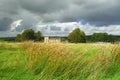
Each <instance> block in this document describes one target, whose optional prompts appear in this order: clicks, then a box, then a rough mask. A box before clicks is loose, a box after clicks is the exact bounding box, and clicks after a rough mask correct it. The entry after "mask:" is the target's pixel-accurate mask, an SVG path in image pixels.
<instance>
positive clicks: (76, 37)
mask: <svg viewBox="0 0 120 80" xmlns="http://www.w3.org/2000/svg"><path fill="white" fill-rule="evenodd" d="M68 40H69V42H72V43H85V42H86V36H85V33H84V32H83V31H81V30H80V28H76V29H75V30H73V31H72V32H71V33H70V34H69V36H68Z"/></svg>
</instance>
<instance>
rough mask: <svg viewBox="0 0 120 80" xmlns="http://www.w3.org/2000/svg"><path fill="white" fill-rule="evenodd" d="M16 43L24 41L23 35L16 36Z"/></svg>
mask: <svg viewBox="0 0 120 80" xmlns="http://www.w3.org/2000/svg"><path fill="white" fill-rule="evenodd" d="M16 41H18V42H21V41H22V39H21V34H18V35H17V36H16Z"/></svg>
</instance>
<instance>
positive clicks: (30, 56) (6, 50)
mask: <svg viewBox="0 0 120 80" xmlns="http://www.w3.org/2000/svg"><path fill="white" fill-rule="evenodd" d="M0 80H120V44H119V43H118V44H110V43H104V44H97V43H86V44H82V43H80V44H72V43H64V44H63V43H59V44H45V43H39V42H32V41H28V42H22V43H7V42H1V43H0Z"/></svg>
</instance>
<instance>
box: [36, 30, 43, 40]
mask: <svg viewBox="0 0 120 80" xmlns="http://www.w3.org/2000/svg"><path fill="white" fill-rule="evenodd" d="M35 38H36V41H40V40H41V39H42V33H41V32H40V31H37V32H36V33H35Z"/></svg>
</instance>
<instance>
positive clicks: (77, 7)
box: [0, 0, 120, 37]
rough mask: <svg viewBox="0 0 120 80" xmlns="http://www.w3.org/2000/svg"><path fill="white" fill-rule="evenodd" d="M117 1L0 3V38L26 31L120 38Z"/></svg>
mask: <svg viewBox="0 0 120 80" xmlns="http://www.w3.org/2000/svg"><path fill="white" fill-rule="evenodd" d="M119 3H120V0H0V37H11V36H16V34H19V33H22V32H23V31H24V30H25V29H34V30H35V31H38V30H40V31H41V32H42V33H43V34H44V35H61V36H67V35H68V34H69V33H70V32H71V31H72V30H73V29H75V28H77V27H79V28H80V29H81V30H83V31H84V32H85V33H86V34H87V35H92V34H93V33H95V32H107V33H109V34H113V35H120V15H119V14H120V5H119Z"/></svg>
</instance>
